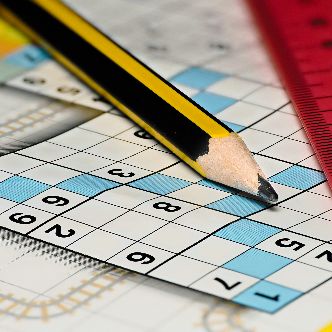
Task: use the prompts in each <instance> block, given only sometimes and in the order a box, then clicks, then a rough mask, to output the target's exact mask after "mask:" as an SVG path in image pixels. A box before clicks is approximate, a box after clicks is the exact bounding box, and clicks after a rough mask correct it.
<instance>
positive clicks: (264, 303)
mask: <svg viewBox="0 0 332 332" xmlns="http://www.w3.org/2000/svg"><path fill="white" fill-rule="evenodd" d="M68 2H69V3H70V5H73V6H74V7H75V8H76V9H77V10H79V11H80V12H81V13H82V14H83V15H85V16H86V17H87V18H89V19H90V20H91V21H93V22H94V23H95V24H96V25H97V26H98V27H99V28H101V29H102V30H103V31H104V32H105V33H110V34H111V35H112V37H114V38H115V39H116V40H117V41H119V42H120V43H121V44H122V45H124V46H125V47H127V48H128V49H129V50H131V51H132V52H134V53H135V54H137V56H138V57H139V58H141V59H142V60H143V61H144V62H146V63H147V64H148V65H150V66H151V67H152V68H154V69H155V70H156V71H157V72H159V73H160V74H161V75H162V76H164V77H166V78H167V79H169V80H170V82H172V83H173V84H174V85H176V86H177V87H178V88H179V89H181V90H182V91H183V92H184V93H186V94H187V95H188V96H190V97H191V98H192V99H193V100H195V101H196V102H197V103H199V104H200V105H202V106H203V107H204V108H206V109H207V110H208V111H209V112H210V113H212V114H214V115H215V116H216V117H217V118H219V119H221V120H222V121H224V122H225V123H227V124H228V125H229V126H230V127H232V128H233V129H234V130H235V131H237V132H238V133H239V134H240V135H241V137H243V139H244V140H245V141H246V143H247V144H248V146H249V148H250V149H251V151H252V152H253V153H254V154H255V158H256V160H257V161H258V162H259V164H260V165H261V167H262V168H263V170H264V171H265V173H266V174H267V175H268V177H269V179H270V181H271V182H273V185H274V187H275V188H276V190H277V192H278V194H279V197H280V200H279V203H278V204H277V205H274V206H267V205H265V204H263V203H261V202H258V201H255V200H252V199H249V198H246V197H243V196H241V195H239V194H238V193H236V192H233V191H231V190H229V189H228V188H225V187H223V186H221V185H217V184H215V183H212V182H210V181H207V180H204V179H202V178H200V177H199V176H198V175H197V174H196V173H194V172H193V171H192V170H191V169H189V168H188V167H187V166H186V165H185V164H183V163H182V162H180V161H179V160H177V159H176V158H175V157H174V156H173V155H172V154H171V153H169V152H168V151H167V150H165V149H164V148H163V147H162V146H160V145H159V144H158V143H157V142H155V141H154V140H153V139H152V138H151V137H150V136H149V135H147V134H146V133H145V132H143V131H142V130H141V129H140V128H138V127H136V126H135V125H134V124H133V123H132V122H130V121H129V120H127V119H126V118H124V117H123V116H121V115H120V113H119V112H118V111H117V110H115V109H112V108H111V107H110V106H109V105H108V104H106V103H104V102H103V101H102V100H101V99H100V98H99V97H98V96H96V95H95V94H94V93H92V92H91V91H90V90H89V89H87V88H85V87H84V86H83V85H82V84H81V83H80V82H78V81H76V80H75V79H74V78H73V77H71V76H70V75H69V74H68V73H67V72H65V71H64V70H63V69H61V68H60V67H59V66H58V65H57V64H55V63H54V62H53V61H52V60H51V59H50V58H49V56H48V55H47V54H45V53H44V52H43V51H41V50H40V49H39V48H37V47H35V46H32V45H28V44H26V43H27V42H26V40H24V39H23V38H22V37H20V36H19V35H18V34H17V33H16V32H15V31H12V30H10V31H8V28H7V27H6V26H5V24H4V25H3V26H4V28H3V29H2V31H1V38H2V39H3V40H4V41H5V42H4V43H3V45H4V46H2V48H1V52H2V53H3V54H4V58H3V60H2V61H1V63H0V75H1V78H2V81H3V82H5V83H6V85H7V87H2V88H1V90H0V94H1V98H0V109H1V124H0V125H1V127H0V135H1V136H0V145H1V154H2V156H1V158H0V169H1V182H0V197H1V204H0V206H1V211H2V213H1V215H0V225H1V226H2V227H4V228H7V229H10V230H14V231H16V232H18V233H21V234H24V235H28V236H30V237H33V238H36V239H40V240H43V241H45V242H48V243H52V244H55V245H58V246H60V247H64V248H68V249H70V250H73V251H75V252H79V253H82V254H84V255H88V256H91V257H94V258H97V259H99V260H102V261H105V262H108V263H111V264H114V265H117V266H121V267H123V268H126V269H130V270H133V271H136V272H139V273H142V274H146V275H148V276H152V277H155V278H158V279H162V280H166V281H169V282H171V283H175V284H178V285H181V286H186V287H189V288H192V289H195V290H198V291H202V292H205V293H209V294H213V295H216V296H219V297H223V298H225V299H229V300H232V301H233V302H235V303H239V304H243V305H246V306H250V307H252V308H255V309H258V310H261V311H265V312H268V313H276V312H278V310H280V309H282V308H284V310H285V306H287V305H288V304H290V303H292V302H293V301H295V300H298V301H300V299H301V298H303V297H307V296H309V295H308V294H310V292H311V291H313V290H314V291H315V290H316V289H319V288H322V289H324V285H327V284H329V285H330V284H331V282H330V279H331V276H332V245H331V244H330V241H331V240H332V236H331V235H330V234H331V231H330V230H331V220H332V212H331V208H332V206H331V193H330V191H329V189H328V186H327V184H326V182H325V177H324V175H323V173H322V172H321V170H320V168H319V165H318V164H317V162H316V159H315V156H314V155H313V152H312V150H311V148H310V145H309V143H308V142H307V139H306V137H305V134H304V132H303V129H302V128H301V124H300V123H299V120H298V118H297V116H296V114H295V113H294V111H293V109H292V107H291V105H290V104H289V101H288V99H287V97H286V95H285V92H284V91H283V89H282V88H281V86H280V83H279V82H278V80H277V78H276V77H275V74H274V72H273V68H272V67H271V64H270V63H269V60H268V59H267V56H266V55H265V50H264V49H263V48H262V45H261V43H260V41H259V38H258V36H257V34H256V32H255V30H254V28H253V27H252V25H251V22H250V18H249V15H248V12H247V11H246V10H245V7H244V4H243V2H242V1H234V2H232V6H229V2H228V1H221V0H214V1H209V3H208V4H207V3H198V2H192V1H190V2H189V1H181V2H180V3H179V2H178V1H171V0H165V1H160V2H158V3H157V4H156V3H154V2H152V1H149V0H145V1H142V2H139V3H137V2H134V1H131V0H127V1H112V3H109V1H102V0H99V1H98V6H95V5H93V6H92V5H91V3H90V2H89V1H82V0H76V1H74V0H72V1H68ZM227 3H228V5H227ZM129 26H130V27H131V28H128V27H129ZM132 27H135V29H132ZM175 34H176V36H177V38H174V35H175ZM2 35H3V36H2ZM9 53H10V54H9ZM110 79H112V78H111V77H110ZM114 84H116V82H114ZM14 88H15V89H16V88H20V89H25V90H29V91H30V92H36V93H40V94H44V95H46V96H49V97H53V98H57V99H62V100H65V101H66V102H65V103H64V102H60V101H58V102H55V101H54V100H52V99H49V98H46V97H39V96H35V95H33V94H30V93H27V92H23V91H21V92H19V90H15V89H14ZM128 93H130V92H128ZM74 104H80V105H84V106H87V107H82V106H81V107H79V106H74ZM331 294H332V293H331V292H327V293H325V295H324V296H325V297H327V298H328V299H329V300H330V301H331V300H332V295H331Z"/></svg>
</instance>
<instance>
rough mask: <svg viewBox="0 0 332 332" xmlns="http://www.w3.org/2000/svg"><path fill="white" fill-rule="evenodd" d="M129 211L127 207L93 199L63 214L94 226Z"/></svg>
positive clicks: (98, 225)
mask: <svg viewBox="0 0 332 332" xmlns="http://www.w3.org/2000/svg"><path fill="white" fill-rule="evenodd" d="M127 211H128V210H127V209H123V208H120V207H118V206H115V205H111V204H107V203H103V202H100V201H97V200H94V199H91V200H89V201H87V202H85V203H84V204H81V205H79V206H78V207H76V208H75V209H72V210H70V211H68V212H66V213H65V214H64V215H63V216H64V217H67V218H69V219H73V220H77V221H79V222H82V223H84V224H87V225H90V226H92V227H100V226H102V225H104V224H106V223H108V222H109V221H111V220H113V219H115V218H117V217H119V216H120V215H122V214H124V213H126V212H127Z"/></svg>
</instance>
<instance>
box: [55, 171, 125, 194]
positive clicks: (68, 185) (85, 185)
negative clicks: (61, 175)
mask: <svg viewBox="0 0 332 332" xmlns="http://www.w3.org/2000/svg"><path fill="white" fill-rule="evenodd" d="M119 185H120V184H119V183H117V182H114V181H110V180H106V179H102V178H99V177H96V176H93V175H88V174H83V175H79V176H75V177H73V178H70V179H68V180H65V181H63V182H61V183H59V184H58V185H57V186H56V187H57V188H60V189H64V190H67V191H71V192H73V193H76V194H79V195H83V196H87V197H92V196H95V195H97V194H99V193H101V192H103V191H105V190H108V189H112V188H115V187H118V186H119Z"/></svg>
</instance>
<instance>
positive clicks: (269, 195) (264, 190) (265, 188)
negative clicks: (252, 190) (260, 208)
mask: <svg viewBox="0 0 332 332" xmlns="http://www.w3.org/2000/svg"><path fill="white" fill-rule="evenodd" d="M258 183H259V187H258V196H259V197H261V198H262V199H264V200H265V201H268V202H271V203H276V202H277V201H278V194H277V193H276V192H275V190H274V189H273V188H272V186H271V184H270V183H269V182H268V181H267V180H265V179H264V178H262V177H261V176H260V175H259V174H258Z"/></svg>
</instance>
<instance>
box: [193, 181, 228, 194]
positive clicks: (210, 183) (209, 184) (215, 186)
mask: <svg viewBox="0 0 332 332" xmlns="http://www.w3.org/2000/svg"><path fill="white" fill-rule="evenodd" d="M197 184H199V185H200V186H203V187H208V188H212V189H216V190H221V191H226V192H227V193H233V191H232V188H230V187H226V186H224V185H222V184H220V183H217V182H214V181H211V180H208V179H203V180H200V181H198V182H197Z"/></svg>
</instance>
